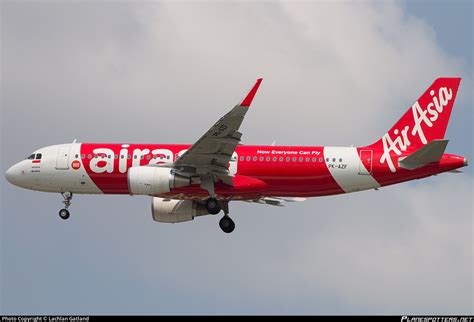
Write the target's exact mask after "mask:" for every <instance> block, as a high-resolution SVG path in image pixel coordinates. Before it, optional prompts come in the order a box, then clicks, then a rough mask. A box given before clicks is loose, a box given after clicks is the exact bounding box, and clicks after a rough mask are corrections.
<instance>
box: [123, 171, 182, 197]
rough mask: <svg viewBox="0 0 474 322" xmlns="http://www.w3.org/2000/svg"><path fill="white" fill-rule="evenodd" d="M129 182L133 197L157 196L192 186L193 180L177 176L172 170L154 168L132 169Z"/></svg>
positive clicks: (128, 178) (129, 173)
mask: <svg viewBox="0 0 474 322" xmlns="http://www.w3.org/2000/svg"><path fill="white" fill-rule="evenodd" d="M127 180H128V190H129V192H130V194H132V195H149V196H156V195H159V194H162V193H167V192H170V189H173V188H178V187H185V186H188V185H190V184H191V178H188V177H183V176H180V175H178V174H175V173H173V172H172V169H170V168H165V167H152V166H142V167H132V168H130V169H129V170H128V177H127Z"/></svg>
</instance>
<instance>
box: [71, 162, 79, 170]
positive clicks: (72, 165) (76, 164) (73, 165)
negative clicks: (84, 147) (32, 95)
mask: <svg viewBox="0 0 474 322" xmlns="http://www.w3.org/2000/svg"><path fill="white" fill-rule="evenodd" d="M71 167H72V168H73V169H74V170H78V169H79V168H80V167H81V163H80V162H79V161H77V160H75V161H72V163H71Z"/></svg>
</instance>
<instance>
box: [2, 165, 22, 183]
mask: <svg viewBox="0 0 474 322" xmlns="http://www.w3.org/2000/svg"><path fill="white" fill-rule="evenodd" d="M20 170H21V167H20V166H19V164H15V165H12V166H11V167H10V168H9V169H8V170H7V172H5V178H6V179H7V181H8V182H10V183H11V184H13V185H15V186H20V184H21V171H20Z"/></svg>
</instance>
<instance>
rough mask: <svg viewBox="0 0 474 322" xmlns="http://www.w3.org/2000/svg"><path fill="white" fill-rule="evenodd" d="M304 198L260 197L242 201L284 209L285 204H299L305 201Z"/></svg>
mask: <svg viewBox="0 0 474 322" xmlns="http://www.w3.org/2000/svg"><path fill="white" fill-rule="evenodd" d="M305 200H306V198H299V197H294V198H292V197H288V198H282V197H262V198H259V199H254V200H244V201H246V202H255V203H259V204H264V205H270V206H277V207H285V205H286V203H287V202H300V201H305Z"/></svg>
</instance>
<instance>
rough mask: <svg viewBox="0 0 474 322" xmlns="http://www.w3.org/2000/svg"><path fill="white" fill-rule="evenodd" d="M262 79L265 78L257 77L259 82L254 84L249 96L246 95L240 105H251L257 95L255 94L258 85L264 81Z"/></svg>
mask: <svg viewBox="0 0 474 322" xmlns="http://www.w3.org/2000/svg"><path fill="white" fill-rule="evenodd" d="M262 80H263V78H259V79H257V82H256V83H255V85H253V87H252V89H251V90H250V92H249V93H248V94H247V97H245V98H244V100H243V101H242V103H240V104H239V105H240V106H245V107H249V106H250V104H251V103H252V101H253V98H254V97H255V94H256V93H257V90H258V87H259V86H260V83H261V82H262Z"/></svg>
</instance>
